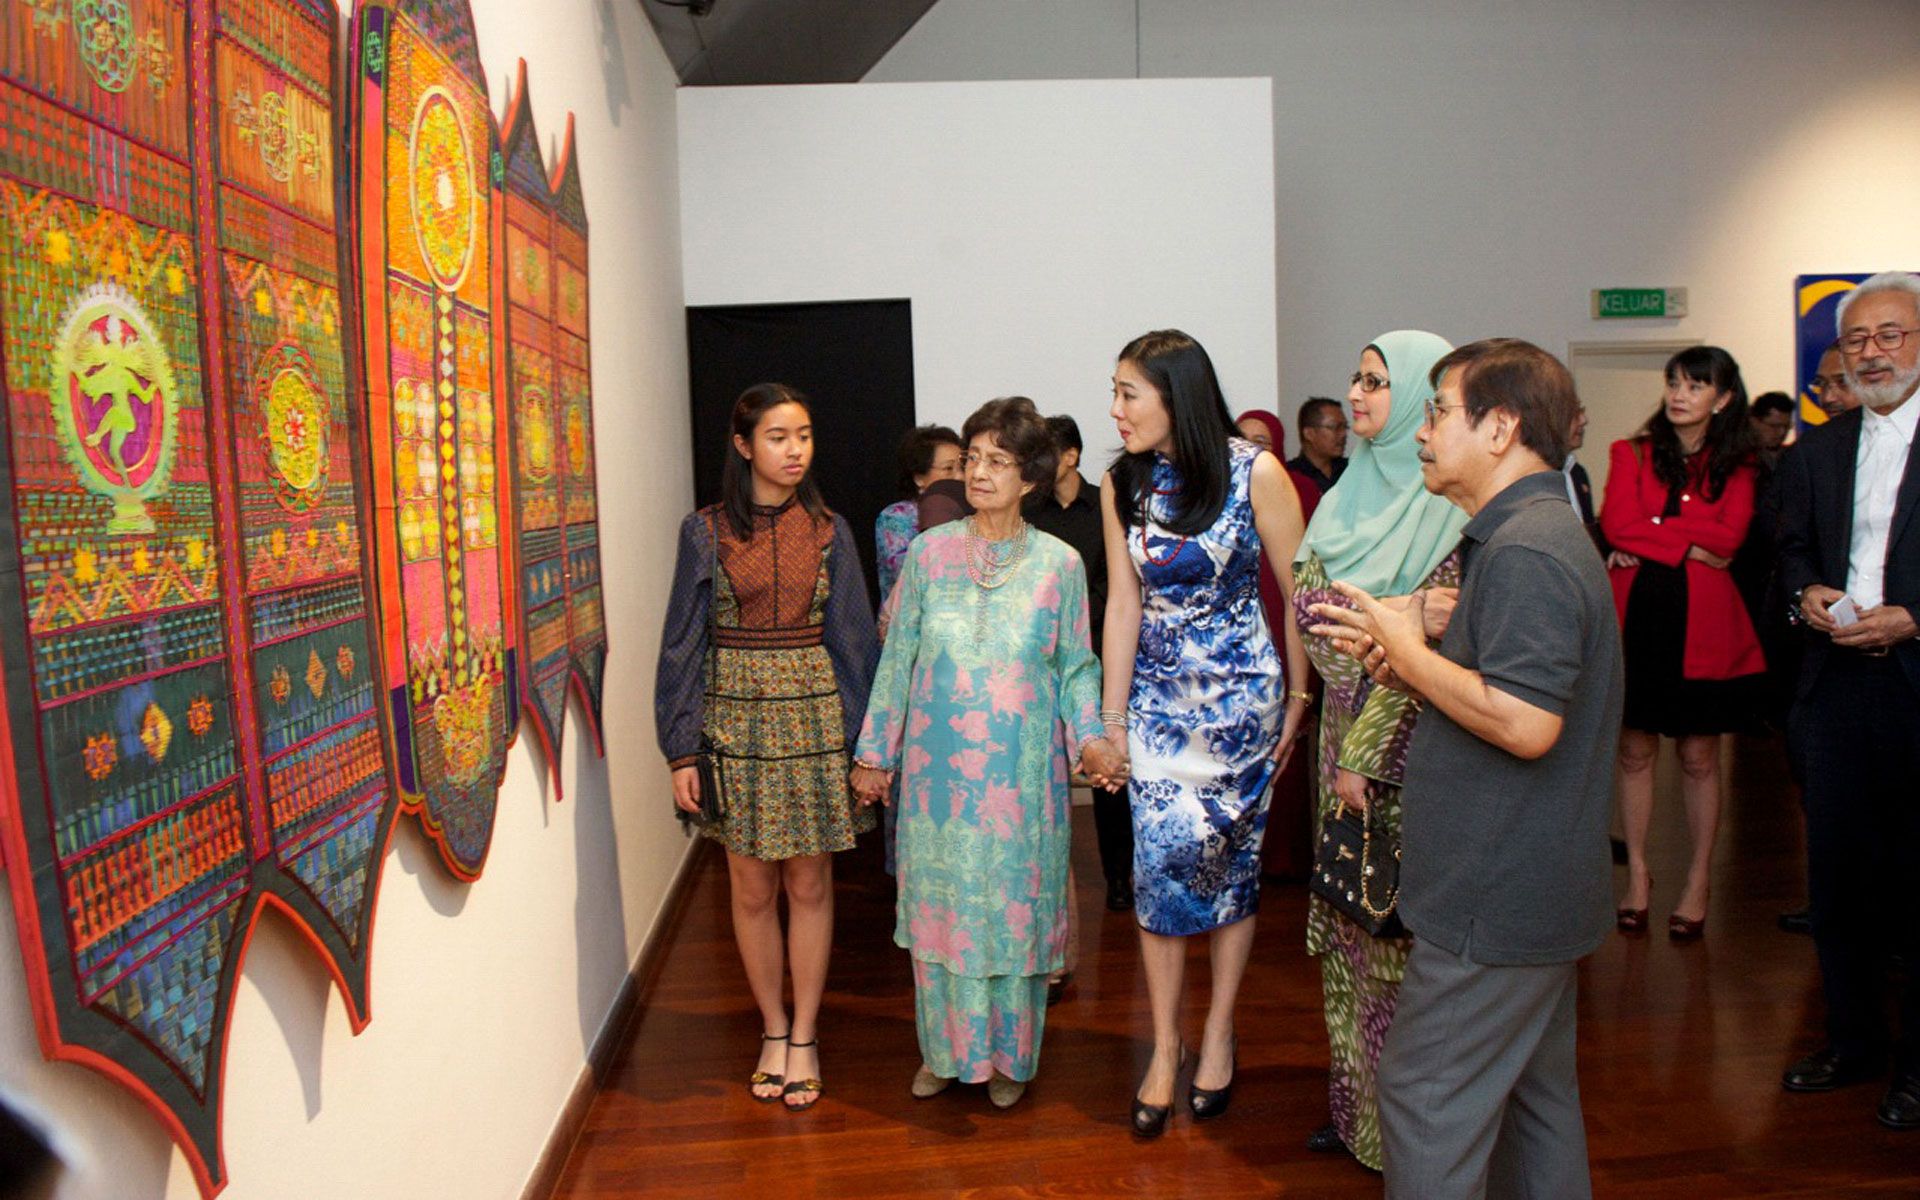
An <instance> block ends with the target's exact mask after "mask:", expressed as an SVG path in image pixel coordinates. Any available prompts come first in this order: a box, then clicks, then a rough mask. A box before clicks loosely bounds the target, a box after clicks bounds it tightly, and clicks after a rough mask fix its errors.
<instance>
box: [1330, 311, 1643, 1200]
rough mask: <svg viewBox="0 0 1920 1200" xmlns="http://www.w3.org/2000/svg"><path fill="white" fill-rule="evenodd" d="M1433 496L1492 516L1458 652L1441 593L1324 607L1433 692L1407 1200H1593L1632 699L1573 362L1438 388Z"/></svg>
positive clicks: (1508, 360)
mask: <svg viewBox="0 0 1920 1200" xmlns="http://www.w3.org/2000/svg"><path fill="white" fill-rule="evenodd" d="M1433 376H1434V382H1435V387H1436V394H1435V396H1434V399H1433V400H1432V401H1431V402H1430V403H1429V405H1428V410H1427V423H1426V425H1425V427H1424V428H1423V429H1422V430H1421V432H1420V435H1419V437H1420V441H1421V443H1422V445H1423V447H1424V448H1423V449H1422V451H1421V459H1422V461H1423V463H1424V464H1425V466H1424V472H1425V480H1426V485H1427V489H1428V490H1429V491H1432V492H1437V493H1439V494H1441V495H1444V496H1446V497H1447V498H1448V499H1450V500H1452V501H1453V502H1454V503H1456V504H1458V505H1460V507H1461V508H1463V509H1465V510H1466V511H1467V512H1468V513H1470V514H1472V515H1473V519H1472V520H1471V521H1469V522H1468V523H1467V526H1466V528H1465V529H1464V530H1463V531H1462V534H1461V555H1462V566H1463V572H1464V574H1463V578H1462V582H1461V589H1460V596H1459V602H1458V606H1457V607H1456V608H1455V609H1454V611H1453V615H1452V620H1451V624H1450V625H1448V627H1447V630H1446V634H1445V636H1444V637H1443V638H1442V639H1441V641H1440V644H1439V648H1438V650H1437V651H1436V650H1435V649H1433V648H1432V647H1430V646H1429V645H1428V643H1427V639H1426V636H1425V634H1424V633H1423V632H1422V617H1423V613H1424V604H1423V597H1421V596H1419V595H1415V596H1413V597H1406V598H1399V599H1389V600H1387V601H1380V600H1376V599H1374V598H1373V597H1371V596H1368V595H1366V594H1365V593H1364V592H1361V591H1360V590H1359V589H1357V588H1352V587H1349V586H1344V585H1338V584H1336V586H1338V587H1339V588H1340V590H1341V592H1342V593H1343V594H1345V595H1346V596H1347V597H1348V598H1349V599H1350V600H1352V601H1353V602H1354V603H1355V605H1356V606H1357V607H1356V609H1355V610H1343V609H1339V608H1336V607H1334V606H1330V605H1323V606H1320V607H1319V608H1318V609H1317V610H1316V611H1318V612H1319V613H1321V615H1323V616H1325V617H1327V618H1329V621H1330V624H1329V625H1328V626H1327V627H1326V628H1327V630H1328V632H1329V633H1333V634H1335V636H1338V633H1337V631H1338V630H1344V631H1345V634H1346V639H1347V640H1348V641H1349V643H1350V647H1351V649H1352V650H1354V651H1355V652H1357V653H1359V654H1361V655H1362V657H1364V658H1365V659H1366V661H1367V664H1368V668H1369V670H1371V671H1372V672H1373V674H1374V677H1375V678H1376V679H1377V680H1379V681H1380V682H1382V683H1386V684H1388V685H1389V686H1395V687H1401V688H1404V689H1405V690H1407V691H1410V692H1413V693H1415V694H1417V695H1420V696H1422V697H1424V699H1425V701H1426V711H1425V713H1424V714H1423V715H1422V716H1421V718H1420V723H1419V725H1418V726H1417V727H1416V728H1415V731H1414V735H1413V743H1412V746H1411V748H1410V749H1409V750H1408V753H1407V769H1406V785H1405V789H1404V790H1403V792H1402V793H1401V804H1402V809H1403V813H1404V816H1403V829H1402V835H1401V836H1402V858H1401V867H1400V884H1401V890H1400V901H1399V905H1400V915H1401V917H1402V919H1403V920H1404V921H1405V922H1406V925H1407V928H1408V929H1409V930H1411V931H1412V933H1413V937H1414V943H1413V951H1412V954H1411V956H1410V958H1409V960H1408V963H1407V974H1406V981H1405V982H1404V983H1403V984H1402V985H1401V987H1400V1002H1399V1007H1398V1010H1397V1012H1396V1015H1395V1017H1394V1023H1393V1027H1392V1029H1391V1030H1390V1031H1389V1032H1388V1034H1387V1043H1386V1048H1385V1050H1384V1052H1383V1053H1382V1055H1381V1059H1380V1124H1381V1131H1382V1135H1383V1141H1384V1148H1385V1159H1386V1182H1387V1195H1388V1196H1389V1197H1419V1198H1420V1200H1446V1198H1448V1197H1455V1196H1479V1195H1482V1194H1487V1193H1491V1194H1493V1195H1524V1196H1552V1197H1555V1198H1556V1200H1565V1198H1577V1197H1582V1196H1587V1195H1590V1194H1591V1184H1590V1181H1589V1172H1588V1168H1587V1141H1586V1129H1585V1126H1584V1124H1583V1122H1582V1119H1581V1113H1580V1086H1579V1080H1578V1077H1577V1075H1576V1072H1575V1063H1574V990H1575V974H1574V963H1575V961H1576V960H1578V959H1579V958H1581V957H1583V956H1585V955H1586V954H1588V953H1589V952H1591V951H1592V950H1593V949H1594V948H1595V947H1597V946H1598V945H1599V944H1600V942H1601V940H1602V939H1603V938H1604V937H1605V936H1606V932H1607V930H1608V929H1609V928H1611V926H1612V911H1611V907H1612V886H1611V856H1610V855H1609V852H1608V846H1607V821H1608V811H1609V806H1610V805H1611V803H1612V796H1613V756H1614V745H1615V743H1616V741H1617V739H1618V737H1619V733H1620V705H1621V698H1622V684H1621V678H1622V676H1621V658H1620V632H1619V627H1618V625H1617V624H1616V622H1615V620H1614V614H1613V600H1612V595H1611V593H1610V591H1609V590H1608V586H1607V577H1606V572H1605V571H1604V570H1603V569H1602V567H1601V565H1600V560H1599V558H1598V556H1596V555H1595V554H1594V553H1593V544H1592V543H1591V542H1590V541H1589V540H1588V538H1587V534H1586V530H1585V529H1584V528H1583V527H1582V526H1581V523H1580V519H1579V517H1578V516H1577V515H1576V514H1575V513H1574V511H1573V508H1572V506H1570V505H1569V504H1568V503H1567V490H1566V484H1565V480H1564V479H1563V477H1562V476H1561V474H1560V473H1559V471H1558V470H1557V469H1556V467H1557V464H1559V463H1561V462H1563V461H1564V460H1565V458H1566V454H1567V450H1566V442H1567V432H1568V430H1569V428H1570V427H1571V425H1572V420H1573V414H1574V411H1575V408H1576V407H1577V405H1578V403H1579V402H1578V400H1577V399H1576V398H1575V396H1574V390H1573V379H1572V377H1571V376H1570V375H1568V373H1567V370H1566V368H1565V367H1564V366H1562V365H1561V364H1560V362H1559V360H1557V359H1555V358H1554V357H1553V356H1552V355H1550V354H1548V353H1547V352H1546V351H1544V350H1541V349H1540V348H1538V347H1536V346H1532V345H1529V344H1528V343H1526V342H1521V341H1515V340H1512V339H1506V338H1499V339H1493V340H1489V341H1482V342H1475V343H1473V344H1471V345H1468V346H1462V347H1461V348H1459V349H1458V350H1455V351H1453V352H1452V353H1451V354H1449V355H1447V356H1446V357H1445V358H1442V359H1441V360H1440V361H1439V363H1438V364H1436V365H1435V367H1434V370H1433Z"/></svg>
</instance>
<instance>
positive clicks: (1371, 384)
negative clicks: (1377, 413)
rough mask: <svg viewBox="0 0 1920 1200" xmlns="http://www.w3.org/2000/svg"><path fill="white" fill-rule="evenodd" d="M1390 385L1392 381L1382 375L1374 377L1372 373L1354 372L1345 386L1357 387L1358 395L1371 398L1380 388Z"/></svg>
mask: <svg viewBox="0 0 1920 1200" xmlns="http://www.w3.org/2000/svg"><path fill="white" fill-rule="evenodd" d="M1391 384H1392V381H1391V380H1389V379H1388V378H1386V377H1385V376H1384V375H1375V374H1374V373H1373V372H1372V371H1355V372H1354V373H1353V377H1352V378H1350V379H1348V380H1347V386H1348V387H1358V388H1359V389H1360V394H1361V395H1363V396H1371V395H1373V393H1375V392H1377V391H1379V390H1380V389H1381V388H1383V387H1389V386H1391Z"/></svg>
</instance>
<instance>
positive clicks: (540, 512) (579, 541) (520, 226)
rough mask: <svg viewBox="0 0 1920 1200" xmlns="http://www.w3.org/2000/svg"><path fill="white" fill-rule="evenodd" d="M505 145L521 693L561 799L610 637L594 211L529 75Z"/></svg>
mask: <svg viewBox="0 0 1920 1200" xmlns="http://www.w3.org/2000/svg"><path fill="white" fill-rule="evenodd" d="M500 140H501V143H502V145H503V146H504V147H505V150H504V153H505V155H506V171H507V178H506V193H507V196H506V204H505V205H504V213H505V221H504V227H505V228H504V233H503V235H502V238H501V244H502V245H503V246H504V249H505V254H506V268H507V299H508V304H507V387H508V397H509V403H510V409H511V415H512V429H513V446H514V458H513V477H514V500H515V504H514V536H515V539H516V543H517V549H516V552H515V556H514V557H515V562H516V564H517V565H518V567H519V571H520V621H521V626H520V628H521V634H520V645H521V647H522V661H523V662H524V663H525V668H524V670H523V672H522V675H523V689H522V690H523V693H524V695H525V698H526V704H527V709H528V711H529V712H530V713H532V715H533V727H534V730H535V731H536V732H537V733H538V734H539V737H540V744H541V746H542V748H543V749H544V750H545V751H546V755H547V764H548V769H549V771H550V772H551V774H552V778H553V789H554V794H555V795H556V796H557V795H559V793H560V746H561V739H562V735H563V734H564V733H565V731H566V716H567V707H566V706H567V691H568V684H569V681H571V683H572V688H573V690H575V691H577V692H578V693H579V695H580V700H581V705H582V707H583V708H585V710H586V713H587V730H588V732H589V734H591V736H592V737H593V744H594V750H595V752H596V753H599V754H602V755H604V754H605V753H606V750H605V747H604V746H602V745H601V742H600V691H601V676H602V674H603V671H604V668H605V665H606V661H607V631H606V626H605V624H604V622H603V621H602V620H601V615H600V524H599V510H598V506H597V498H596V495H595V492H594V471H593V398H592V386H591V375H592V372H591V370H590V369H589V363H588V357H587V211H586V205H585V203H584V201H583V199H582V196H581V191H580V172H579V168H578V167H577V166H576V165H575V159H574V153H573V149H574V147H573V121H572V119H571V118H569V119H568V121H567V136H566V140H565V141H564V142H563V143H562V144H561V148H560V162H559V165H558V166H557V167H556V168H555V170H554V172H553V174H552V175H551V177H549V175H548V174H547V170H546V165H545V161H544V160H543V159H542V157H541V154H540V137H539V134H538V133H537V132H536V130H535V127H534V123H533V109H532V107H531V105H530V103H529V101H528V99H527V64H526V63H525V62H524V61H523V62H522V63H521V64H520V70H519V74H518V77H517V80H516V83H515V86H514V91H513V96H512V98H511V99H510V100H509V101H508V102H507V117H506V120H505V121H504V122H502V124H501V134H500Z"/></svg>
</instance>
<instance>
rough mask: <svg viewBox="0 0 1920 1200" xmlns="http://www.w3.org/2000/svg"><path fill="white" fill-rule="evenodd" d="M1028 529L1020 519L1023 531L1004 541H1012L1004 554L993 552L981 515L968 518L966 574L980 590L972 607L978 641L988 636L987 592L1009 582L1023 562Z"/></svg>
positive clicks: (1025, 553) (992, 545)
mask: <svg viewBox="0 0 1920 1200" xmlns="http://www.w3.org/2000/svg"><path fill="white" fill-rule="evenodd" d="M1027 529H1028V525H1027V523H1026V522H1025V521H1022V522H1020V532H1019V533H1016V534H1014V535H1013V536H1012V537H1010V538H1008V539H1006V542H1004V543H1002V544H1003V545H1009V544H1010V545H1009V549H1008V551H1007V553H1006V557H1005V558H1000V557H997V556H996V555H995V553H994V549H993V547H994V543H993V542H992V541H991V540H989V539H987V538H985V537H982V536H981V534H980V521H979V518H978V517H969V518H967V578H969V579H971V580H973V582H974V586H975V587H977V588H979V589H980V590H979V591H978V592H977V593H975V595H976V597H977V599H978V603H977V604H975V605H974V609H973V641H974V644H975V645H979V644H980V643H981V642H984V641H986V640H987V625H988V615H987V595H988V593H990V592H993V591H997V590H998V589H1000V588H1002V587H1004V586H1006V582H1007V580H1009V579H1012V578H1013V573H1014V571H1016V570H1017V569H1018V568H1019V566H1020V563H1021V562H1022V561H1023V560H1024V559H1025V558H1026V557H1027Z"/></svg>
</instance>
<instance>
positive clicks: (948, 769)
mask: <svg viewBox="0 0 1920 1200" xmlns="http://www.w3.org/2000/svg"><path fill="white" fill-rule="evenodd" d="M966 434H967V447H968V460H969V462H968V466H967V480H968V488H967V498H968V500H969V501H971V502H972V504H973V505H974V508H975V512H974V514H973V516H972V517H970V518H968V519H967V520H965V521H956V522H953V523H952V524H948V525H942V526H940V527H939V528H937V529H930V530H928V531H927V532H926V533H923V534H921V535H920V536H919V537H918V538H915V539H914V542H913V545H912V547H911V548H910V549H909V550H908V552H907V559H906V562H905V563H904V564H903V566H902V571H901V576H900V582H899V586H898V587H896V588H895V589H894V592H893V596H892V598H891V599H890V600H889V602H888V608H889V623H890V625H889V630H888V634H887V641H886V646H885V648H884V649H883V651H882V652H881V658H880V669H879V672H878V674H877V675H876V676H875V680H874V689H873V696H872V700H871V701H870V703H869V705H868V708H867V716H866V723H865V725H864V727H863V728H862V730H861V733H860V740H859V743H858V744H857V746H856V747H855V751H854V758H855V762H856V764H857V765H856V766H855V768H854V772H853V788H854V792H855V794H856V795H858V796H859V797H860V799H861V800H862V801H864V802H866V803H869V804H871V803H874V802H875V801H878V800H881V799H883V798H885V797H886V796H887V795H888V794H889V788H890V786H891V783H892V780H893V777H894V776H895V775H896V774H897V775H898V778H899V792H898V797H899V798H898V805H897V807H898V808H899V809H900V816H899V830H900V844H899V881H900V890H899V901H898V912H897V917H896V922H895V926H894V940H895V941H897V942H898V943H899V944H900V945H901V946H902V947H904V948H906V950H907V951H908V952H909V953H910V954H911V955H912V957H913V982H914V988H913V990H914V1000H915V1018H916V1020H915V1027H916V1029H917V1031H918V1034H919V1043H920V1058H921V1065H920V1068H919V1070H918V1071H916V1072H915V1074H914V1078H913V1085H912V1090H913V1094H914V1095H915V1096H918V1097H920V1098H922V1099H925V1098H927V1097H930V1096H933V1095H935V1094H937V1093H938V1092H940V1091H942V1090H944V1089H945V1088H946V1087H947V1085H949V1084H950V1083H952V1082H953V1081H954V1080H955V1079H959V1080H961V1081H963V1082H966V1083H985V1084H987V1085H988V1094H989V1096H990V1097H991V1098H992V1101H993V1103H994V1104H995V1105H997V1106H999V1107H1002V1108H1005V1107H1007V1106H1008V1105H1011V1104H1012V1103H1014V1102H1015V1101H1016V1100H1018V1099H1019V1098H1020V1095H1021V1093H1022V1092H1023V1091H1024V1090H1025V1088H1026V1083H1027V1081H1028V1080H1030V1079H1032V1078H1033V1074H1034V1071H1035V1070H1036V1069H1037V1068H1038V1066H1039V1059H1040V1040H1041V1035H1042V1033H1043V1032H1044V1031H1045V1026H1046V1013H1047V1005H1046V998H1047V975H1048V974H1049V972H1051V971H1054V970H1057V969H1059V967H1060V965H1061V962H1062V960H1063V956H1064V954H1065V951H1066V944H1067V905H1068V903H1069V899H1070V898H1069V895H1068V889H1067V851H1068V847H1069V845H1070V834H1071V828H1070V825H1069V822H1068V817H1067V809H1068V803H1069V789H1068V764H1069V763H1070V762H1076V761H1078V760H1079V759H1080V758H1081V753H1082V749H1083V747H1084V748H1086V758H1087V766H1088V769H1089V770H1092V771H1095V772H1096V773H1100V774H1102V775H1104V774H1105V773H1106V772H1107V771H1110V770H1111V769H1112V768H1113V766H1114V765H1115V761H1116V760H1117V759H1118V752H1117V751H1116V750H1114V749H1113V748H1112V747H1111V745H1110V743H1108V742H1107V741H1106V739H1105V738H1104V737H1103V736H1102V731H1101V726H1100V721H1099V717H1098V714H1097V710H1098V701H1099V679H1100V668H1099V664H1098V663H1097V662H1096V661H1095V659H1094V657H1093V650H1092V648H1091V646H1090V644H1089V640H1088V629H1087V584H1086V572H1085V571H1084V570H1083V569H1082V567H1081V565H1080V558H1079V555H1077V554H1075V553H1074V551H1073V550H1072V549H1071V548H1069V547H1068V546H1067V545H1066V543H1064V542H1061V541H1059V540H1058V539H1056V538H1054V537H1052V536H1050V535H1048V534H1044V533H1041V532H1039V531H1038V530H1035V529H1033V528H1032V527H1030V526H1029V525H1027V523H1026V522H1025V521H1024V520H1023V519H1022V518H1021V514H1020V500H1021V498H1022V496H1023V495H1025V494H1026V493H1027V492H1029V491H1031V490H1032V489H1033V488H1034V487H1035V486H1036V484H1037V483H1039V482H1041V481H1050V480H1051V479H1052V477H1053V451H1052V443H1051V441H1050V438H1049V435H1048V433H1047V428H1046V425H1045V423H1044V422H1042V421H1041V419H1040V417H1039V415H1038V414H1037V413H1035V412H1034V410H1033V402H1032V401H1030V400H1026V399H1024V398H1021V397H1013V398H1009V399H1006V400H996V401H993V402H992V403H990V404H988V405H986V406H985V407H983V408H982V409H981V410H980V411H979V412H977V413H975V414H974V415H973V416H972V417H971V418H969V419H968V421H967V426H966Z"/></svg>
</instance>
